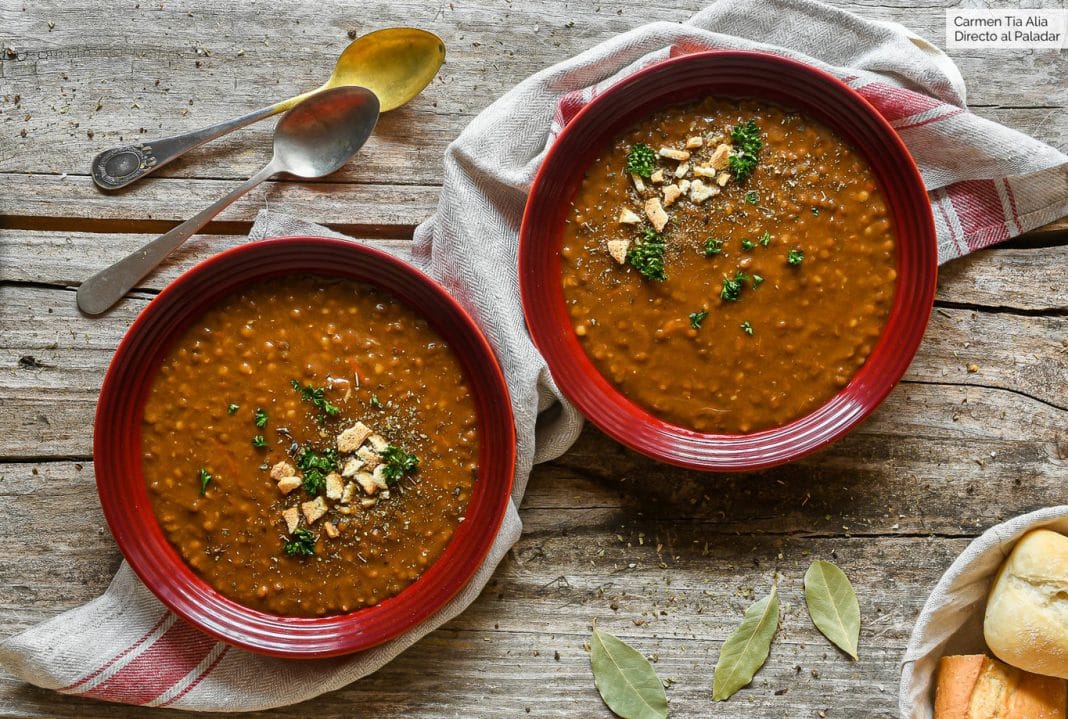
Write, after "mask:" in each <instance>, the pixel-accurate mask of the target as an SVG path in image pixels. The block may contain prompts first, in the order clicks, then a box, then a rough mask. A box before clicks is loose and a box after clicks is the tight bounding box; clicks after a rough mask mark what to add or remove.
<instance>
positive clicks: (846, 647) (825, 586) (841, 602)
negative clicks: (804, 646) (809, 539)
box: [805, 559, 860, 659]
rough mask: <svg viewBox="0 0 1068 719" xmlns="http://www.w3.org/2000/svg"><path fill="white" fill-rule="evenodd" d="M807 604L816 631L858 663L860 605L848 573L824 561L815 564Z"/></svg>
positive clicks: (809, 578) (807, 579)
mask: <svg viewBox="0 0 1068 719" xmlns="http://www.w3.org/2000/svg"><path fill="white" fill-rule="evenodd" d="M805 603H806V604H807V605H808V615H809V616H810V617H812V623H813V624H815V625H816V629H819V630H820V631H821V632H823V636H825V637H827V638H828V639H830V640H831V642H833V643H834V645H835V646H837V647H838V648H839V649H841V650H842V651H843V652H845V653H846V654H848V655H849V656H851V657H853V659H857V658H858V656H857V645H858V643H859V642H860V605H859V604H858V603H857V593H856V592H854V591H853V585H852V584H850V583H849V578H848V577H847V576H846V575H845V572H843V571H842V570H841V569H839V568H838V567H837V566H835V565H834V564H831V563H830V562H825V561H823V560H822V559H817V560H816V561H815V562H813V563H812V566H810V567H809V568H808V571H807V572H805Z"/></svg>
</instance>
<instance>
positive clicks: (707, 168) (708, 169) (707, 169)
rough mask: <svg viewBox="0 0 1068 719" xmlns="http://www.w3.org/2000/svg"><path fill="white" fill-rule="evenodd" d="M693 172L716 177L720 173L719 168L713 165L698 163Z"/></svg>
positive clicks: (702, 175) (698, 174) (700, 175)
mask: <svg viewBox="0 0 1068 719" xmlns="http://www.w3.org/2000/svg"><path fill="white" fill-rule="evenodd" d="M693 174H695V175H697V176H698V177H713V178H714V177H715V176H716V175H718V174H719V170H717V169H716V168H715V167H712V166H711V165H697V166H696V167H694V168H693Z"/></svg>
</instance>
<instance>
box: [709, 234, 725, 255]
mask: <svg viewBox="0 0 1068 719" xmlns="http://www.w3.org/2000/svg"><path fill="white" fill-rule="evenodd" d="M721 252H723V240H717V239H714V238H712V237H709V238H708V239H707V240H705V257H712V256H713V255H718V254H720V253H721Z"/></svg>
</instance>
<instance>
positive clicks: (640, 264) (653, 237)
mask: <svg viewBox="0 0 1068 719" xmlns="http://www.w3.org/2000/svg"><path fill="white" fill-rule="evenodd" d="M666 249H667V245H665V244H664V237H663V235H661V234H659V233H657V232H655V231H653V229H652V228H651V227H646V228H645V230H644V231H643V232H642V238H641V240H639V241H638V242H637V243H636V244H634V245H631V248H630V249H629V250H627V262H629V263H630V265H631V266H632V267H633V268H634V269H636V270H638V272H640V273H641V275H642V277H644V278H646V279H649V280H656V281H657V282H663V281H664V280H666V279H667V275H666V274H665V273H664V250H666Z"/></svg>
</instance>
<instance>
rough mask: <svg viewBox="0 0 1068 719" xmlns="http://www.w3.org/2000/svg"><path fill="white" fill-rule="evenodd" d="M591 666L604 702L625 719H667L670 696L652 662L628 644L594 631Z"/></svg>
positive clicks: (609, 635) (591, 640) (596, 629)
mask: <svg viewBox="0 0 1068 719" xmlns="http://www.w3.org/2000/svg"><path fill="white" fill-rule="evenodd" d="M590 666H591V667H592V668H593V682H594V684H595V685H596V686H597V691H598V693H600V695H601V699H603V700H604V703H605V704H607V705H608V708H609V709H611V710H612V711H613V712H614V713H615V714H616V716H620V717H623V719H666V718H667V715H668V705H667V693H666V692H665V691H664V685H663V684H662V683H661V682H660V678H659V677H657V676H656V671H655V670H654V669H653V665H652V664H650V663H649V660H648V659H646V658H645V657H643V656H642V655H641V652H639V651H638V650H637V649H634V648H633V647H631V646H630V645H628V644H627V643H626V642H624V641H622V640H621V639H618V638H617V637H614V636H612V635H611V634H609V633H607V632H602V631H601V630H600V629H598V628H597V627H594V628H593V635H592V636H591V637H590Z"/></svg>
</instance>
